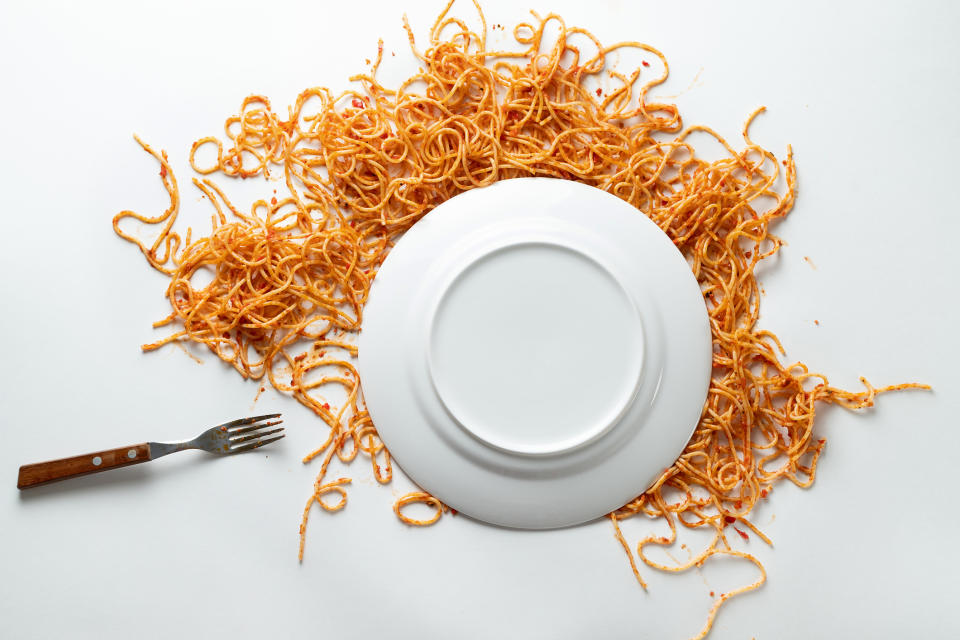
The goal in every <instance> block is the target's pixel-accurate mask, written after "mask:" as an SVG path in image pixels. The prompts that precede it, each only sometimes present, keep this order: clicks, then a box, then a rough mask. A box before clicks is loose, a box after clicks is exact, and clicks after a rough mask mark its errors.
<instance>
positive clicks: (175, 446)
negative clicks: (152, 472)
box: [147, 440, 200, 460]
mask: <svg viewBox="0 0 960 640" xmlns="http://www.w3.org/2000/svg"><path fill="white" fill-rule="evenodd" d="M147 444H148V445H150V459H151V460H156V459H157V458H162V457H163V456H165V455H168V454H171V453H176V452H177V451H183V450H185V449H199V448H200V447H198V446H197V443H196V441H195V440H181V441H179V442H148V443H147Z"/></svg>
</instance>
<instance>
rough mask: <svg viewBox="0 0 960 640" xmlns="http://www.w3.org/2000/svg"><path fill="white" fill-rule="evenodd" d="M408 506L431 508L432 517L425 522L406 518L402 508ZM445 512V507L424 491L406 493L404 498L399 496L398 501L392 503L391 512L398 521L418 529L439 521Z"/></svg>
mask: <svg viewBox="0 0 960 640" xmlns="http://www.w3.org/2000/svg"><path fill="white" fill-rule="evenodd" d="M409 504H425V505H427V506H430V507H433V509H434V513H433V516H431V517H430V518H428V519H427V520H416V519H414V518H410V517H407V516H405V515H404V514H403V508H404V507H405V506H407V505H409ZM446 511H447V506H446V505H444V504H443V503H442V502H440V501H439V500H437V499H436V498H434V497H433V496H432V495H430V494H429V493H427V492H425V491H414V492H412V493H408V494H406V495H404V496H401V497H400V499H398V500H397V501H396V502H394V503H393V512H394V513H395V514H397V517H398V518H400V520H402V521H403V522H405V523H407V524H410V525H416V526H420V527H423V526H427V525H431V524H433V523H434V522H436V521H437V520H439V519H440V516H442V515H443V514H444V513H445V512H446Z"/></svg>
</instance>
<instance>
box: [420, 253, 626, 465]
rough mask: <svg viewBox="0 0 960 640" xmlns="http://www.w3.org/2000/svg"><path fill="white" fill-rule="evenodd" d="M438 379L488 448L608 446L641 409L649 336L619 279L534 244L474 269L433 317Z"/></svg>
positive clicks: (465, 424) (540, 450)
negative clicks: (620, 423) (607, 438)
mask: <svg viewBox="0 0 960 640" xmlns="http://www.w3.org/2000/svg"><path fill="white" fill-rule="evenodd" d="M432 322H433V324H432V328H431V335H430V356H429V357H430V375H431V377H432V380H433V384H434V387H435V389H436V391H437V394H438V395H439V397H440V399H441V401H442V402H443V404H444V405H445V406H446V408H447V410H448V411H449V412H450V414H451V415H452V416H453V418H454V419H455V420H456V421H457V422H458V423H459V424H460V426H461V427H462V428H464V429H465V430H467V431H468V432H470V433H471V434H472V435H473V436H474V437H476V438H477V439H478V440H480V441H481V442H483V443H485V444H487V445H489V446H492V447H495V448H498V449H502V450H506V451H511V452H515V453H520V454H533V455H536V454H550V453H558V452H561V451H565V450H569V449H572V448H575V447H578V446H580V445H582V444H584V443H586V442H588V441H590V440H592V439H593V438H596V437H597V436H599V435H600V434H602V433H603V432H604V431H606V430H607V429H608V428H609V427H611V426H612V425H613V424H615V423H616V421H617V419H618V418H619V417H620V416H621V415H622V414H623V412H624V411H625V410H626V409H627V408H628V407H629V405H630V403H631V401H632V400H633V398H634V396H635V394H636V391H637V386H638V384H639V380H640V372H641V368H642V363H643V348H644V345H643V331H642V326H641V323H640V318H639V315H638V313H637V310H636V306H635V305H634V304H633V302H632V300H631V299H630V297H629V296H628V294H627V293H626V291H625V290H624V288H623V287H622V286H621V285H620V283H619V282H618V281H617V279H616V278H615V277H614V275H613V274H612V273H611V272H610V271H608V270H607V269H605V268H604V267H603V266H601V265H600V264H599V263H598V262H596V261H595V260H593V259H592V258H590V257H589V256H587V255H585V254H583V253H581V252H579V251H575V250H573V249H570V248H568V247H565V246H561V245H557V244H550V243H542V242H530V243H523V244H515V245H510V246H507V247H503V248H500V249H497V250H495V251H492V252H490V253H487V254H485V255H483V256H481V257H480V258H479V259H477V260H475V261H473V262H471V263H470V264H469V265H468V266H467V267H466V268H465V269H463V270H462V271H461V272H460V273H459V274H458V275H457V276H456V277H455V278H454V279H453V281H452V282H451V283H450V285H449V286H448V287H447V289H446V291H445V292H444V293H443V296H442V298H441V300H440V303H439V305H438V306H437V309H436V311H435V314H434V317H433V319H432Z"/></svg>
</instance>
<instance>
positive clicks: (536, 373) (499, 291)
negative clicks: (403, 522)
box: [359, 178, 711, 528]
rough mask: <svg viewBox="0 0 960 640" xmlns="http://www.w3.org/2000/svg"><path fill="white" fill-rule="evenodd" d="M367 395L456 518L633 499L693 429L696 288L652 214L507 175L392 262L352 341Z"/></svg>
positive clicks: (443, 213)
mask: <svg viewBox="0 0 960 640" xmlns="http://www.w3.org/2000/svg"><path fill="white" fill-rule="evenodd" d="M359 369H360V376H361V380H362V381H363V392H364V396H365V398H366V401H367V406H368V408H369V410H370V414H371V417H372V418H373V420H374V423H375V424H376V426H377V429H378V431H379V433H380V436H381V437H382V438H383V441H384V443H385V444H386V445H387V447H388V449H389V450H390V452H391V453H392V454H393V456H394V458H395V460H396V461H397V463H398V464H399V465H400V466H401V467H402V468H403V470H404V471H405V472H406V473H407V475H409V476H410V477H411V478H412V479H413V480H414V482H416V483H417V484H418V485H420V486H421V487H422V488H423V489H424V490H426V491H429V492H430V493H432V494H433V495H435V496H437V497H438V498H439V499H440V500H442V501H443V502H444V503H446V504H448V505H450V506H451V507H453V508H455V509H457V510H458V511H460V512H461V513H464V514H466V515H469V516H471V517H474V518H477V519H479V520H484V521H486V522H490V523H494V524H499V525H504V526H511V527H521V528H550V527H560V526H566V525H571V524H577V523H580V522H584V521H587V520H591V519H593V518H596V517H598V516H601V515H603V514H605V513H607V512H609V511H612V510H614V509H616V508H618V507H620V506H621V505H623V504H624V503H626V502H628V501H629V500H631V499H632V498H634V497H636V496H637V495H639V494H640V493H642V492H643V491H644V490H645V489H646V488H647V487H649V486H650V484H651V483H652V482H653V481H654V480H656V478H657V477H658V476H659V474H660V473H661V472H662V471H663V470H664V469H665V468H666V467H669V466H670V465H671V464H672V463H673V461H674V460H675V459H676V457H677V456H678V455H679V454H680V452H681V451H682V450H683V447H684V445H685V444H686V442H687V440H688V439H689V438H690V435H691V434H692V432H693V429H694V428H695V426H696V423H697V420H698V419H699V416H700V412H701V410H702V408H703V403H704V399H705V397H706V392H707V387H708V384H709V379H710V369H711V337H710V328H709V324H708V319H707V312H706V308H705V306H704V303H703V297H702V295H701V292H700V288H699V285H698V284H697V282H696V279H695V278H694V277H693V274H692V272H691V271H690V268H689V266H688V265H687V263H686V261H685V260H684V258H683V256H682V255H681V254H680V252H679V251H678V250H677V249H676V248H675V247H674V245H673V244H672V243H671V242H670V239H669V238H668V237H667V236H666V235H665V234H664V233H663V232H662V231H661V230H660V229H659V228H658V227H657V226H656V225H655V224H654V223H653V222H652V221H651V220H650V219H649V218H647V217H646V216H645V215H643V214H642V213H640V212H639V211H637V210H636V209H634V208H633V207H631V206H630V205H628V204H627V203H625V202H623V201H621V200H620V199H618V198H616V197H614V196H612V195H610V194H608V193H605V192H603V191H600V190H599V189H595V188H593V187H589V186H586V185H582V184H579V183H576V182H570V181H566V180H553V179H548V178H521V179H515V180H507V181H503V182H499V183H496V184H494V185H493V186H490V187H486V188H483V189H474V190H472V191H468V192H466V193H463V194H461V195H458V196H456V197H455V198H452V199H451V200H449V201H447V202H445V203H443V204H442V205H440V206H439V207H437V208H436V209H434V210H433V211H431V212H430V213H429V214H427V215H426V216H424V218H423V219H422V220H421V221H420V222H418V223H417V224H416V225H414V227H413V228H411V229H410V230H409V231H408V232H407V233H406V234H405V235H404V236H403V237H402V238H401V239H400V240H399V241H398V242H397V245H396V247H395V248H394V249H393V250H392V251H391V253H390V254H389V256H388V257H387V259H386V261H385V262H384V263H383V265H382V267H381V269H380V271H379V272H378V273H377V276H376V279H375V280H374V283H373V285H372V287H371V290H370V298H369V301H368V302H367V305H366V308H365V310H364V318H363V330H362V332H361V334H360V344H359Z"/></svg>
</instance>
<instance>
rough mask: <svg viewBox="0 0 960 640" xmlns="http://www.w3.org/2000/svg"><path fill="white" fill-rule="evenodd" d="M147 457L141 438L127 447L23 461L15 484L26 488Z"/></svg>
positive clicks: (136, 462) (119, 465)
mask: <svg viewBox="0 0 960 640" xmlns="http://www.w3.org/2000/svg"><path fill="white" fill-rule="evenodd" d="M148 460H150V446H149V445H148V444H147V443H146V442H143V443H141V444H135V445H133V446H129V447H120V448H117V449H107V450H106V451H96V452H94V453H88V454H85V455H82V456H73V457H72V458H61V459H60V460H50V461H47V462H36V463H33V464H25V465H23V466H22V467H20V475H19V476H18V477H17V488H18V489H27V488H29V487H37V486H39V485H42V484H47V483H48V482H56V481H57V480H65V479H67V478H76V477H78V476H85V475H87V474H90V473H98V472H100V471H106V470H107V469H116V468H118V467H129V466H130V465H133V464H140V463H141V462H147V461H148Z"/></svg>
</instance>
